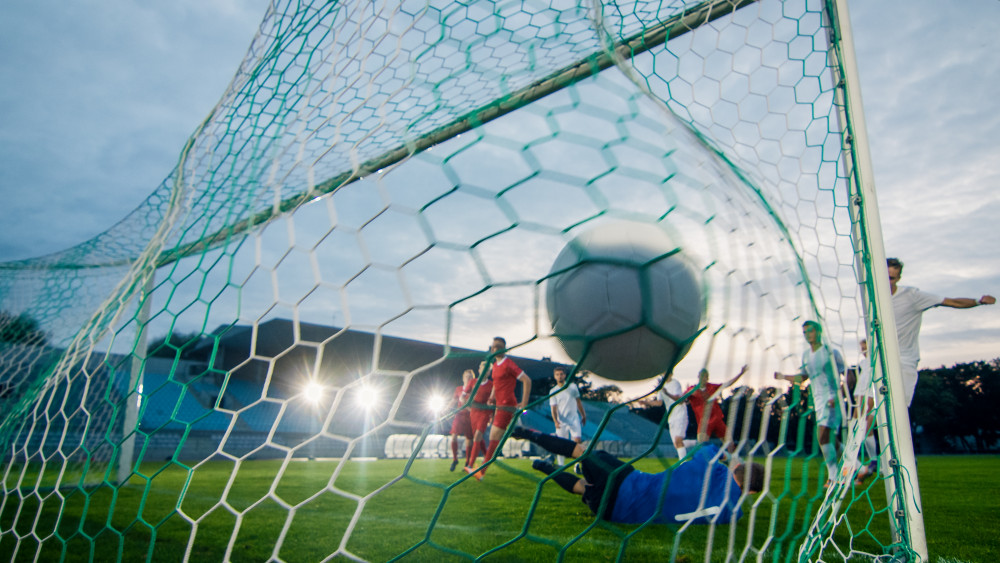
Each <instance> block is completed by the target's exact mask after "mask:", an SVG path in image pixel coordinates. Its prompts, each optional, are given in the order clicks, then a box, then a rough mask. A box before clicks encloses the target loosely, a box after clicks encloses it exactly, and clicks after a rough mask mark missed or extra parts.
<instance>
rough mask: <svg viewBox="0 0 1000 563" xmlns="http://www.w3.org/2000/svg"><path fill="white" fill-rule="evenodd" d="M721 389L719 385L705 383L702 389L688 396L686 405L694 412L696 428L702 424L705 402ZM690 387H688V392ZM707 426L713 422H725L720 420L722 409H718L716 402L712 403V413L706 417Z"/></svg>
mask: <svg viewBox="0 0 1000 563" xmlns="http://www.w3.org/2000/svg"><path fill="white" fill-rule="evenodd" d="M719 387H722V384H721V383H706V384H705V388H704V389H698V390H696V391H695V392H694V393H691V395H690V396H688V404H690V405H691V410H693V411H694V416H695V420H697V421H698V426H699V427H700V426H701V424H702V422H701V421H702V418H701V417H702V416H703V414H704V412H705V401H706V400H707V399H708V398H709V397H711V396H712V394H714V393H715V392H716V391H718V390H719ZM691 389H692V387H688V390H689V391H690V390H691ZM708 420H709V424H712V423H715V422H725V421H724V420H722V409H721V408H719V403H718V401H712V412H711V414H709V415H708Z"/></svg>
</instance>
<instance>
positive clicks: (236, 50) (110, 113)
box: [0, 0, 265, 261]
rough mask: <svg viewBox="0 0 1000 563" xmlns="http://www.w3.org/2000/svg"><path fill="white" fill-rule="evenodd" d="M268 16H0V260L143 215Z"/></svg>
mask: <svg viewBox="0 0 1000 563" xmlns="http://www.w3.org/2000/svg"><path fill="white" fill-rule="evenodd" d="M264 6H265V2H264V1H263V0H258V1H256V2H251V3H242V4H238V3H234V2H226V3H216V2H207V3H200V2H195V1H191V0H183V1H180V2H170V3H165V4H156V5H148V4H145V3H140V2H134V1H131V0H113V1H108V2H100V3H96V4H94V3H90V4H78V3H70V4H65V3H58V2H53V1H51V0H40V1H38V2H30V3H29V2H23V1H15V2H6V3H4V4H3V5H2V6H0V51H2V52H3V53H5V56H4V57H2V59H0V82H2V83H4V84H5V85H7V86H6V87H5V88H4V89H3V90H2V91H0V106H2V107H3V110H2V111H3V114H2V116H3V118H2V119H0V171H2V172H0V174H2V176H0V186H2V190H3V196H4V206H2V207H0V220H2V221H3V223H4V225H5V237H4V241H3V243H2V244H0V261H6V260H11V259H19V258H29V257H34V256H37V255H41V254H47V253H50V252H54V251H58V250H62V249H64V248H67V247H69V246H73V245H75V244H78V243H80V242H83V241H85V240H87V239H89V238H90V237H92V236H94V235H96V234H98V233H100V232H102V231H104V230H105V229H106V228H108V227H110V226H111V225H113V224H114V223H115V222H117V221H118V220H119V219H121V218H122V217H124V216H125V215H126V214H127V213H128V212H129V211H131V210H132V209H134V208H135V207H136V206H138V205H139V203H141V202H142V201H143V200H144V199H145V198H146V196H147V195H148V194H149V193H150V192H152V191H153V189H154V188H155V187H156V186H157V185H159V184H160V182H162V181H163V179H164V178H165V177H166V176H167V175H168V174H169V172H170V170H171V169H172V168H173V166H174V164H175V163H176V161H177V156H178V154H179V153H180V149H181V147H182V146H183V143H184V141H185V140H186V139H187V137H188V136H189V135H190V134H191V133H192V131H193V130H194V128H195V126H196V125H197V124H198V122H200V121H201V119H203V118H204V116H205V115H207V114H208V112H209V111H210V110H211V108H212V107H213V106H214V104H215V102H216V100H218V98H219V97H220V96H221V94H222V92H224V91H225V87H226V85H227V83H228V81H229V80H230V78H231V77H232V76H233V74H234V73H235V70H236V68H237V66H238V64H239V62H240V61H241V60H242V58H243V55H244V53H245V52H246V49H247V47H248V46H249V44H250V41H251V40H252V38H253V35H254V32H255V30H256V28H257V25H258V22H259V21H260V18H261V17H262V15H263V13H264ZM220 69H225V71H223V72H220Z"/></svg>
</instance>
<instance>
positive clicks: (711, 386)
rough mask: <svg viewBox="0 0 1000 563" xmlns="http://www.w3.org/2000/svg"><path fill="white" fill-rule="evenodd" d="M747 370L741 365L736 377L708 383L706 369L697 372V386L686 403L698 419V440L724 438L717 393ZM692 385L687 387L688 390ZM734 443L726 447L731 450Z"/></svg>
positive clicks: (723, 422)
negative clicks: (706, 410)
mask: <svg viewBox="0 0 1000 563" xmlns="http://www.w3.org/2000/svg"><path fill="white" fill-rule="evenodd" d="M746 372H747V366H743V369H741V370H740V372H739V373H738V374H736V377H734V378H732V379H730V380H729V381H727V382H725V383H709V382H708V370H705V369H703V370H701V372H699V373H698V386H697V388H696V389H695V391H694V392H693V393H691V395H690V396H689V397H688V404H689V405H691V410H693V411H694V416H695V420H697V421H698V441H699V442H707V441H708V439H709V438H718V439H720V440H723V441H725V439H726V421H725V419H724V418H723V416H722V408H721V407H719V402H718V399H719V395H721V394H722V391H723V390H725V389H727V388H729V387H731V386H732V385H733V384H734V383H736V382H737V381H738V380H739V379H740V378H741V377H743V374H744V373H746ZM691 389H692V387H688V391H690V390H691ZM706 405H708V406H709V409H710V410H709V411H708V412H707V413H706V412H705V406H706ZM734 448H735V444H733V443H732V442H730V443H729V445H728V446H727V449H729V450H730V451H732V450H733V449H734Z"/></svg>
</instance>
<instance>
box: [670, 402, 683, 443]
mask: <svg viewBox="0 0 1000 563" xmlns="http://www.w3.org/2000/svg"><path fill="white" fill-rule="evenodd" d="M667 424H668V425H669V426H670V437H671V438H681V439H683V438H684V437H685V436H687V430H688V410H687V405H677V406H676V407H674V410H673V412H671V413H670V418H668V419H667Z"/></svg>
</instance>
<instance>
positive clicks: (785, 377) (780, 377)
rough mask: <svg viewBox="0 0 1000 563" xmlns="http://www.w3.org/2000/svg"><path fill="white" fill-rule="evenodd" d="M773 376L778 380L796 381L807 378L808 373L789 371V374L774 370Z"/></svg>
mask: <svg viewBox="0 0 1000 563" xmlns="http://www.w3.org/2000/svg"><path fill="white" fill-rule="evenodd" d="M774 378H775V379H777V380H778V381H788V382H791V383H798V382H800V381H802V380H803V379H809V375H808V374H806V373H805V372H802V371H800V372H799V373H789V374H785V373H779V372H774Z"/></svg>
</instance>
